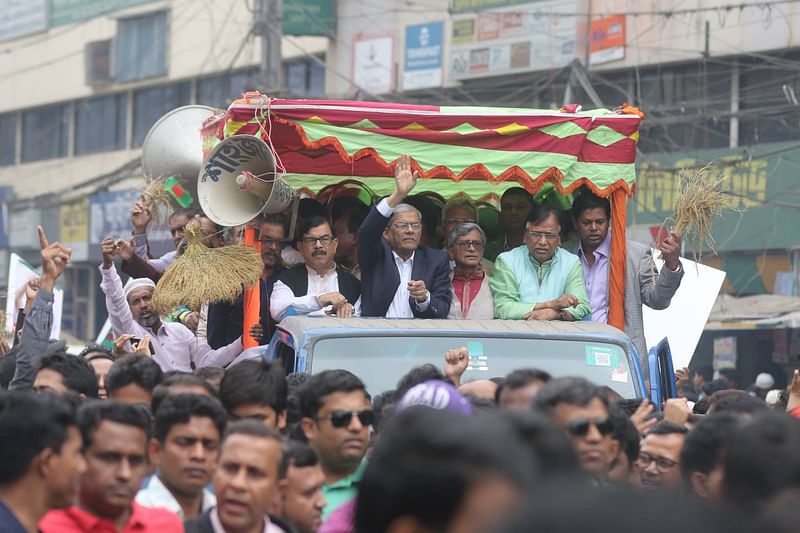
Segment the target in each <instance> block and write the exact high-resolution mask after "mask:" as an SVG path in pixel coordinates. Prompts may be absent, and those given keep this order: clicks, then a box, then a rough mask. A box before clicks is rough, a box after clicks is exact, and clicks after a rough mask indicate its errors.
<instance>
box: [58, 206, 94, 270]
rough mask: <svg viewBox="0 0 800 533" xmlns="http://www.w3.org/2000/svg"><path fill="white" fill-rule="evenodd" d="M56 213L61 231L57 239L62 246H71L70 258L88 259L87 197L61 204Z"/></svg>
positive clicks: (77, 259) (75, 259)
mask: <svg viewBox="0 0 800 533" xmlns="http://www.w3.org/2000/svg"><path fill="white" fill-rule="evenodd" d="M58 215H59V216H58V218H59V221H60V231H61V237H60V239H59V240H60V241H61V243H62V244H63V245H64V246H69V247H70V248H72V260H73V261H88V259H89V198H81V199H80V200H77V201H74V202H68V203H64V204H61V206H60V207H59V213H58Z"/></svg>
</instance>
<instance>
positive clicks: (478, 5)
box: [452, 0, 536, 13]
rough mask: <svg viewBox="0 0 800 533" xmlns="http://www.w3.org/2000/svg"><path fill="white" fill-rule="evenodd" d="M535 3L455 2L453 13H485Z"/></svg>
mask: <svg viewBox="0 0 800 533" xmlns="http://www.w3.org/2000/svg"><path fill="white" fill-rule="evenodd" d="M534 3H536V0H453V9H452V11H453V13H467V12H470V11H483V10H484V9H493V8H497V7H508V6H516V5H519V4H534Z"/></svg>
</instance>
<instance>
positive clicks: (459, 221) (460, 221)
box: [444, 218, 475, 226]
mask: <svg viewBox="0 0 800 533" xmlns="http://www.w3.org/2000/svg"><path fill="white" fill-rule="evenodd" d="M444 223H445V225H447V226H458V225H461V224H475V219H472V218H446V219H444Z"/></svg>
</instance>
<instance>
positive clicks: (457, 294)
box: [447, 222, 494, 320]
mask: <svg viewBox="0 0 800 533" xmlns="http://www.w3.org/2000/svg"><path fill="white" fill-rule="evenodd" d="M485 246H486V234H485V233H484V232H483V230H482V229H481V227H480V226H479V225H477V224H475V223H471V222H467V223H464V224H461V225H459V226H457V227H456V228H455V229H453V230H452V232H450V236H449V237H448V238H447V248H448V251H449V253H450V257H451V258H452V259H453V261H454V263H455V264H454V266H453V279H452V282H451V285H450V287H451V291H452V298H453V300H452V302H451V303H450V312H449V313H448V315H447V318H455V319H462V318H466V319H472V320H491V319H493V318H494V299H493V298H492V290H491V289H490V288H489V275H488V274H487V273H486V271H484V269H483V265H482V262H483V250H484V247H485Z"/></svg>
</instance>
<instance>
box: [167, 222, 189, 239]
mask: <svg viewBox="0 0 800 533" xmlns="http://www.w3.org/2000/svg"><path fill="white" fill-rule="evenodd" d="M178 232H180V233H185V232H186V224H184V225H183V226H178V227H177V228H170V230H169V233H170V235H172V236H173V237H174V236H175V235H177V234H178Z"/></svg>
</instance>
